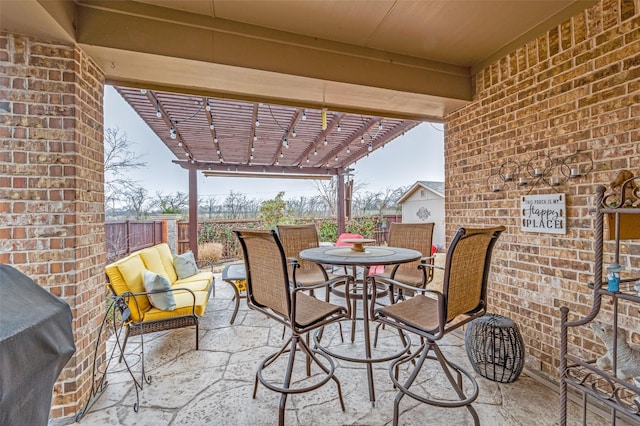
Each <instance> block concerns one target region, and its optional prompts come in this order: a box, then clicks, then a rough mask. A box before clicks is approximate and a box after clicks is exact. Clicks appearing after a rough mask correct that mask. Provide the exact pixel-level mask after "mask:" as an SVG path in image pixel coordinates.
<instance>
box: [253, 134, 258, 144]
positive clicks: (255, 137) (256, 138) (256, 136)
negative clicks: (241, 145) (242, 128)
mask: <svg viewBox="0 0 640 426" xmlns="http://www.w3.org/2000/svg"><path fill="white" fill-rule="evenodd" d="M257 140H258V135H256V134H255V132H254V133H253V141H254V142H255V141H257Z"/></svg>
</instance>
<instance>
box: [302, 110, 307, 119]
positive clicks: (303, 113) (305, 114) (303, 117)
mask: <svg viewBox="0 0 640 426" xmlns="http://www.w3.org/2000/svg"><path fill="white" fill-rule="evenodd" d="M306 119H307V113H306V112H305V111H304V110H303V111H302V120H303V121H304V120H306Z"/></svg>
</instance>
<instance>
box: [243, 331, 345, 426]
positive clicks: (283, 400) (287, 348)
mask: <svg viewBox="0 0 640 426" xmlns="http://www.w3.org/2000/svg"><path fill="white" fill-rule="evenodd" d="M298 348H299V349H300V350H301V351H302V352H304V355H305V356H306V358H307V359H308V360H310V361H313V362H315V363H316V364H318V366H319V367H320V368H321V369H322V371H324V373H325V376H324V377H323V378H322V379H321V380H319V381H318V382H317V383H314V384H312V385H309V386H308V387H303V388H295V389H292V388H290V386H291V377H292V375H293V367H294V362H295V353H296V350H297V349H298ZM285 352H289V360H288V361H287V369H286V371H285V377H284V382H283V385H282V386H277V385H275V384H273V383H270V382H268V381H267V380H265V378H264V377H263V376H262V372H263V371H264V369H265V368H267V367H268V366H269V365H271V364H272V363H273V362H274V361H275V360H276V359H278V358H279V357H280V356H281V355H282V354H283V353H285ZM317 355H320V356H321V357H322V358H324V359H325V361H326V362H327V363H328V364H329V367H327V366H325V365H324V364H323V363H321V362H320V360H319V359H318V356H317ZM308 368H310V367H308ZM308 371H309V372H310V370H308ZM334 372H335V364H334V362H333V360H332V359H331V358H330V357H329V356H328V355H325V354H324V353H322V352H319V351H317V350H314V349H310V347H309V345H308V344H307V342H306V341H305V338H301V336H299V335H297V334H295V333H294V334H293V336H291V337H290V338H289V340H288V341H287V342H286V343H285V344H284V345H283V346H282V348H281V349H280V350H279V351H278V352H276V353H274V354H273V355H270V356H269V357H267V358H266V359H265V360H264V361H262V362H261V363H260V365H259V366H258V370H257V372H256V379H255V382H254V388H253V398H255V397H256V393H257V388H258V381H259V382H260V383H262V384H263V385H264V386H265V387H267V388H268V389H270V390H272V391H274V392H279V393H281V394H282V395H281V396H280V405H279V408H278V425H284V417H285V409H286V404H287V397H288V395H289V394H290V393H303V392H309V391H312V390H315V389H318V388H320V387H321V386H323V385H325V384H326V383H327V382H328V381H329V380H333V381H335V382H336V385H337V388H338V396H339V398H340V405H341V407H342V410H343V411H344V409H345V406H344V399H343V398H342V388H341V386H340V381H338V379H337V377H335V375H334Z"/></svg>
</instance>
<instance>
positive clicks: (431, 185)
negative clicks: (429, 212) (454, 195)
mask: <svg viewBox="0 0 640 426" xmlns="http://www.w3.org/2000/svg"><path fill="white" fill-rule="evenodd" d="M418 189H426V190H427V191H431V192H432V193H434V194H435V195H437V196H438V197H442V198H444V182H437V181H429V180H419V181H417V182H416V183H414V184H413V185H412V186H411V188H409V189H408V190H407V191H406V192H405V193H404V194H403V195H402V197H400V199H399V200H398V204H402V203H404V202H405V201H407V199H408V198H409V197H411V195H412V194H413V193H414V192H416V191H417V190H418Z"/></svg>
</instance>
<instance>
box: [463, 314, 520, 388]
mask: <svg viewBox="0 0 640 426" xmlns="http://www.w3.org/2000/svg"><path fill="white" fill-rule="evenodd" d="M464 344H465V347H466V349H467V356H468V357H469V361H470V362H471V365H472V366H473V369H474V370H475V372H476V373H478V374H480V375H481V376H482V377H486V378H487V379H489V380H493V381H495V382H501V383H511V382H513V381H515V380H516V379H517V378H518V376H520V373H521V372H522V367H524V342H523V341H522V336H521V335H520V331H519V330H518V326H517V325H516V323H515V322H514V321H513V320H511V319H509V318H506V317H503V316H501V315H497V314H487V315H484V316H482V317H480V318H476V319H475V320H473V321H472V322H471V323H470V324H469V325H468V326H467V329H466V331H465V333H464Z"/></svg>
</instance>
